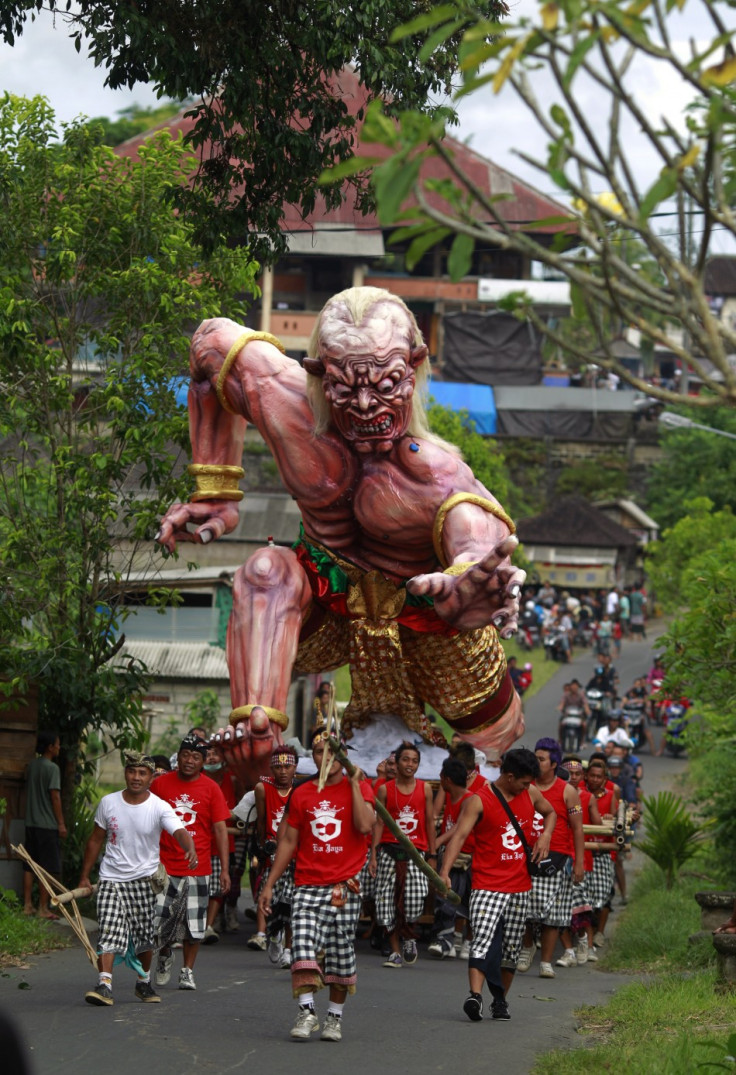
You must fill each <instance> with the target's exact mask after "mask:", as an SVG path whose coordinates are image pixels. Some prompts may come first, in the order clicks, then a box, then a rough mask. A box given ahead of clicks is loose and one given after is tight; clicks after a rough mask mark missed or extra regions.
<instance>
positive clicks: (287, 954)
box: [279, 948, 291, 970]
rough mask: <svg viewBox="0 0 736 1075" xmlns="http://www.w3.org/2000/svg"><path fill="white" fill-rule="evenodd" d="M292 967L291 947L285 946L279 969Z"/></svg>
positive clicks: (280, 957)
mask: <svg viewBox="0 0 736 1075" xmlns="http://www.w3.org/2000/svg"><path fill="white" fill-rule="evenodd" d="M290 967H291V948H284V950H283V952H282V953H281V955H280V956H279V969H280V970H289V968H290Z"/></svg>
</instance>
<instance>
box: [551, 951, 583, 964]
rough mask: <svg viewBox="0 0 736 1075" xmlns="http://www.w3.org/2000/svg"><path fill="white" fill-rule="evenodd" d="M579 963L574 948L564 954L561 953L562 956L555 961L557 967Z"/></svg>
mask: <svg viewBox="0 0 736 1075" xmlns="http://www.w3.org/2000/svg"><path fill="white" fill-rule="evenodd" d="M577 965H578V961H577V957H576V955H575V953H574V952H573V950H572V948H570V949H569V950H567V951H566V952H565V953H564V955H561V956H560V958H559V959H558V960H557V962H556V963H555V966H556V967H577Z"/></svg>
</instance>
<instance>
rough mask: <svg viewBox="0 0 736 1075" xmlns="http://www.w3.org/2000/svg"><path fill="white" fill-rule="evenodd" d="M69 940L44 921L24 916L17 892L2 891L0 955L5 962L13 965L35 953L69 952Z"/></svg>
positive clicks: (0, 892)
mask: <svg viewBox="0 0 736 1075" xmlns="http://www.w3.org/2000/svg"><path fill="white" fill-rule="evenodd" d="M70 944H71V941H70V939H69V938H68V937H67V936H66V935H65V934H61V933H58V932H57V931H55V930H54V927H53V926H52V925H50V923H48V922H44V921H43V920H42V919H39V918H34V917H33V916H31V915H24V914H23V909H22V906H21V902H20V900H19V899H18V897H17V896H16V894H15V892H11V891H10V890H9V889H6V888H0V952H2V960H3V962H6V963H7V962H14V961H17V960H18V959H20V958H21V957H22V956H26V955H32V954H33V953H35V952H49V951H51V949H53V948H68V947H69V945H70Z"/></svg>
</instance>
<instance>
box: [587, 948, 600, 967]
mask: <svg viewBox="0 0 736 1075" xmlns="http://www.w3.org/2000/svg"><path fill="white" fill-rule="evenodd" d="M587 962H588V963H597V962H598V953H597V952H596V950H595V948H588V959H587Z"/></svg>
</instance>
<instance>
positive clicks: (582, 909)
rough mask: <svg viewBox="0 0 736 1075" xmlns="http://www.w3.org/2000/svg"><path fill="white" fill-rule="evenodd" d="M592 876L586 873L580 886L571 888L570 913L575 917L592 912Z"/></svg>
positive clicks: (576, 885) (575, 885)
mask: <svg viewBox="0 0 736 1075" xmlns="http://www.w3.org/2000/svg"><path fill="white" fill-rule="evenodd" d="M592 881H593V874H592V873H590V872H586V873H584V874H583V879H582V881H581V882H580V884H579V885H578V884H575V883H573V886H572V913H573V916H575V915H582V914H589V913H590V912H591V911H592V910H593V897H592Z"/></svg>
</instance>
